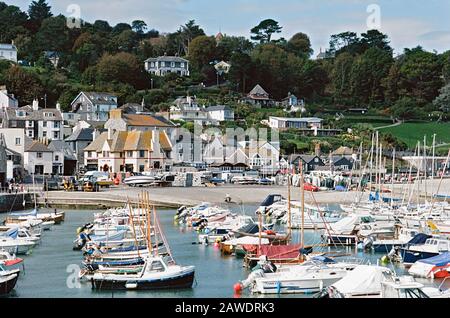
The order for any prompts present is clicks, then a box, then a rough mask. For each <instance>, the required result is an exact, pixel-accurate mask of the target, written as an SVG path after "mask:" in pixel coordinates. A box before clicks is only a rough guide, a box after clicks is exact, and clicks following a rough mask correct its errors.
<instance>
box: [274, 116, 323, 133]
mask: <svg viewBox="0 0 450 318" xmlns="http://www.w3.org/2000/svg"><path fill="white" fill-rule="evenodd" d="M322 122H323V119H321V118H316V117H305V118H287V117H273V116H270V117H269V125H270V128H273V129H279V130H287V129H314V128H317V129H321V128H322Z"/></svg>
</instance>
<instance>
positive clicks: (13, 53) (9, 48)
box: [0, 43, 17, 63]
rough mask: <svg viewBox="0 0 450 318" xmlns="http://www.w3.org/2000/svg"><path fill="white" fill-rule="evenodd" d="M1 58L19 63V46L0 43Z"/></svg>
mask: <svg viewBox="0 0 450 318" xmlns="http://www.w3.org/2000/svg"><path fill="white" fill-rule="evenodd" d="M0 60H8V61H11V62H14V63H17V47H16V46H15V45H14V44H4V43H0Z"/></svg>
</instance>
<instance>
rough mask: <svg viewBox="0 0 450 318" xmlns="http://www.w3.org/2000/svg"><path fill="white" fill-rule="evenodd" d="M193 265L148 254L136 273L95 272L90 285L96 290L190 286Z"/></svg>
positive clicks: (192, 279) (192, 278)
mask: <svg viewBox="0 0 450 318" xmlns="http://www.w3.org/2000/svg"><path fill="white" fill-rule="evenodd" d="M194 274H195V267H194V266H180V265H175V264H173V263H172V262H171V261H170V260H168V259H167V258H163V257H161V256H149V257H148V258H146V260H145V265H144V267H143V269H142V270H141V272H139V273H138V274H134V273H132V274H129V273H124V274H104V273H95V274H94V276H93V277H92V280H91V282H92V286H93V287H94V288H95V289H97V290H127V289H128V290H130V289H131V290H154V289H173V288H191V287H192V284H193V283H194Z"/></svg>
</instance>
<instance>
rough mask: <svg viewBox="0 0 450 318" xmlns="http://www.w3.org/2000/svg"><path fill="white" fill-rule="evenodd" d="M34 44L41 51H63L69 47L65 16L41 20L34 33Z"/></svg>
mask: <svg viewBox="0 0 450 318" xmlns="http://www.w3.org/2000/svg"><path fill="white" fill-rule="evenodd" d="M36 44H38V47H39V48H40V50H41V51H44V50H45V51H57V52H64V51H67V50H68V49H69V48H70V47H71V43H70V37H69V29H68V28H67V24H66V18H65V17H64V16H62V15H59V16H57V17H51V18H47V19H45V20H44V21H42V25H41V27H40V29H39V31H38V32H37V33H36Z"/></svg>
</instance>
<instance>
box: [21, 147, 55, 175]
mask: <svg viewBox="0 0 450 318" xmlns="http://www.w3.org/2000/svg"><path fill="white" fill-rule="evenodd" d="M24 167H25V170H26V171H28V173H30V174H37V175H44V174H52V172H53V151H51V150H50V149H48V147H47V146H46V145H44V144H43V143H41V142H39V141H33V142H32V143H31V144H30V145H29V147H28V148H27V149H25V155H24Z"/></svg>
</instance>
